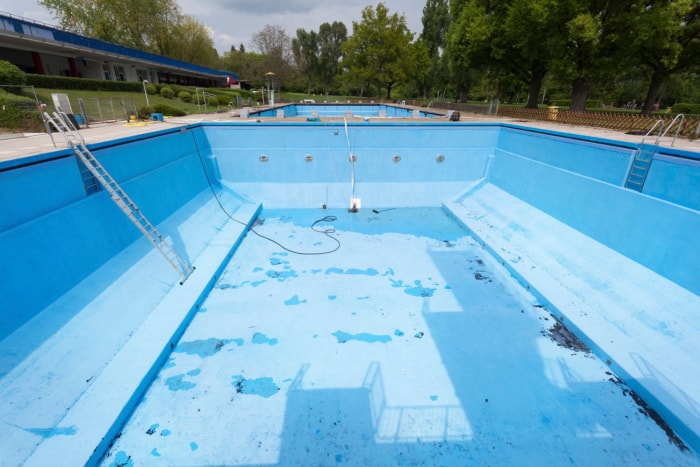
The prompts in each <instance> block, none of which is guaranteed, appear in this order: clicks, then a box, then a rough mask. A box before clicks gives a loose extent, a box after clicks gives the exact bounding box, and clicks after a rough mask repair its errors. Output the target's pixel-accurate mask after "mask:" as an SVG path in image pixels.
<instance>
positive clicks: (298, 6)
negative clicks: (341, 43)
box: [0, 0, 426, 55]
mask: <svg viewBox="0 0 700 467" xmlns="http://www.w3.org/2000/svg"><path fill="white" fill-rule="evenodd" d="M177 2H178V3H179V5H180V7H181V8H182V11H183V12H184V13H186V14H188V15H191V16H194V17H195V18H197V19H198V20H199V21H200V22H201V23H202V24H204V25H206V26H208V27H209V28H210V29H211V31H212V37H213V39H214V46H215V47H216V49H217V50H218V51H219V55H221V54H222V53H223V52H225V51H228V50H230V48H231V46H232V45H233V46H234V47H236V48H238V46H239V45H240V44H243V45H244V46H245V47H246V50H252V49H253V47H252V45H251V38H252V37H253V34H255V33H256V32H259V31H261V30H262V29H263V28H264V27H265V25H267V24H270V25H273V26H281V27H282V28H283V29H284V30H285V31H287V34H289V36H290V37H294V36H295V35H296V30H297V29H299V28H303V29H306V30H307V31H311V30H313V31H318V27H319V26H320V25H321V24H323V23H333V21H342V22H343V23H345V26H347V28H348V34H350V33H351V32H352V22H353V21H356V22H359V21H360V20H361V19H362V10H363V9H364V7H366V6H367V5H371V6H372V7H374V6H375V5H377V3H379V0H177ZM425 2H426V0H384V1H383V3H384V4H385V5H386V6H387V8H389V12H390V13H399V14H403V15H404V16H405V17H406V24H407V25H408V28H409V29H410V30H411V32H413V33H414V34H415V35H416V36H417V35H418V34H420V33H421V31H422V29H423V25H422V23H421V18H422V16H423V7H424V6H425ZM0 11H1V12H4V13H10V14H12V15H15V16H21V17H23V18H27V19H32V20H36V21H41V22H43V23H48V24H56V22H55V20H54V19H53V17H52V16H51V15H50V14H49V12H48V11H47V10H46V9H44V8H43V7H41V6H39V5H37V3H36V1H35V0H0Z"/></svg>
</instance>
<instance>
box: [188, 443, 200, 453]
mask: <svg viewBox="0 0 700 467" xmlns="http://www.w3.org/2000/svg"><path fill="white" fill-rule="evenodd" d="M197 449H199V444H197V443H195V442H194V441H192V442H191V443H190V450H191V451H196V450H197Z"/></svg>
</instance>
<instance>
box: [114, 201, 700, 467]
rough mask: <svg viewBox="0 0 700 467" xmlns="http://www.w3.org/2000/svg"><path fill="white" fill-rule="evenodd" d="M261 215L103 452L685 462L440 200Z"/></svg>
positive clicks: (405, 460) (288, 460) (273, 460)
mask: <svg viewBox="0 0 700 467" xmlns="http://www.w3.org/2000/svg"><path fill="white" fill-rule="evenodd" d="M328 214H332V215H334V216H335V220H332V221H330V220H329V221H325V222H323V223H321V224H317V227H318V229H319V230H321V231H323V232H328V233H331V234H332V235H333V237H334V238H336V239H337V240H338V241H339V242H340V248H339V249H338V250H334V248H335V245H336V244H335V241H334V240H333V239H331V238H329V237H327V236H325V235H323V234H321V233H319V232H317V231H313V230H311V229H310V228H309V226H310V225H312V223H313V222H314V221H316V220H318V219H320V218H323V217H325V216H327V215H328ZM324 227H325V228H324ZM255 229H256V231H257V232H258V233H260V234H261V235H263V236H264V237H268V238H272V239H274V240H276V241H277V242H278V243H277V244H275V243H272V242H270V241H269V240H268V239H267V238H263V236H258V235H248V236H247V237H246V238H245V239H244V241H243V242H242V244H241V246H240V247H239V248H238V250H237V252H236V255H235V256H234V258H233V260H232V261H231V262H230V263H229V265H228V266H227V268H226V271H225V272H224V273H223V275H222V276H221V278H220V279H219V281H218V282H217V284H216V286H215V287H214V288H213V289H212V291H211V293H210V294H209V296H208V297H207V299H206V300H205V302H204V303H203V304H202V307H201V308H200V309H199V311H198V312H197V314H196V316H195V317H194V319H193V320H192V322H191V324H190V325H189V327H188V329H187V330H186V331H185V333H184V334H183V336H182V338H181V340H180V341H179V343H178V344H177V346H176V347H175V348H174V349H173V352H172V354H171V355H170V358H169V360H168V362H167V363H166V364H165V365H164V366H163V367H162V369H161V370H160V373H159V374H158V376H157V378H156V379H155V381H154V383H153V385H152V386H151V387H150V389H149V391H148V393H147V394H146V396H145V398H144V399H143V401H142V402H141V404H140V405H139V406H138V407H137V409H136V411H135V412H134V414H133V416H132V417H131V419H130V420H129V422H128V424H127V425H126V426H125V427H124V430H123V431H122V432H121V433H120V436H119V437H118V439H116V440H115V443H114V446H113V447H112V449H111V450H110V451H109V453H108V455H107V457H106V458H105V459H104V461H103V465H123V464H124V463H128V462H131V463H133V464H134V465H137V464H150V463H155V462H160V463H164V464H167V465H202V466H203V465H220V464H225V465H299V464H307V465H311V464H314V465H316V464H318V465H327V464H335V463H344V464H350V465H360V464H365V465H424V464H427V465H435V464H442V465H463V464H470V463H473V464H479V465H480V464H485V463H501V464H507V465H517V464H523V463H530V464H532V463H536V464H545V463H551V464H555V465H559V464H562V463H569V462H574V463H577V464H587V465H593V464H595V465H600V464H608V465H610V464H618V463H626V464H636V465H648V464H651V463H660V464H674V465H694V464H695V463H696V461H697V460H696V458H694V457H693V456H692V455H690V454H688V453H686V452H683V451H681V450H679V449H678V447H676V446H674V445H672V444H670V443H669V442H668V439H667V436H666V434H665V433H664V432H663V430H661V429H660V428H659V427H658V426H657V425H656V424H655V423H654V422H653V421H652V420H650V419H649V418H647V417H645V416H643V415H642V414H641V413H640V412H639V407H638V406H637V404H636V402H635V400H634V399H633V398H632V397H630V396H629V390H628V389H627V388H626V387H625V386H624V385H623V384H622V383H620V382H619V380H617V379H616V378H615V376H614V375H613V374H612V373H611V372H610V369H609V368H608V367H607V366H606V365H605V363H604V362H601V361H600V360H599V359H597V358H595V357H594V356H593V355H592V354H591V352H589V351H588V350H587V349H586V347H585V346H584V345H582V344H581V343H580V342H578V341H577V340H576V339H575V338H573V337H572V336H571V335H569V334H566V333H565V332H564V331H563V330H562V326H561V324H560V323H559V322H558V321H557V320H556V319H555V318H554V317H553V316H552V315H551V314H550V313H549V312H548V310H547V309H546V308H545V307H544V306H543V305H542V303H541V302H539V301H538V300H537V299H536V298H535V297H534V296H532V295H531V294H529V293H528V292H527V291H526V290H525V289H524V288H522V287H521V286H520V285H519V284H518V283H517V282H516V281H515V280H514V279H513V278H512V277H511V276H510V274H509V272H508V271H507V270H506V269H505V268H504V267H503V266H502V265H501V264H500V263H499V262H497V261H496V260H495V259H494V258H493V257H492V256H491V255H490V254H488V253H487V252H486V251H485V250H484V249H483V248H482V246H481V245H480V244H479V243H478V242H477V241H475V239H474V238H473V237H471V236H470V235H469V234H468V232H467V231H466V230H465V229H464V228H463V227H462V226H461V225H460V224H459V223H457V222H455V221H454V220H453V219H452V218H451V217H450V216H448V215H447V214H446V213H445V212H443V211H442V210H440V209H433V208H423V209H395V210H391V211H384V212H378V213H374V212H372V211H371V210H369V209H366V210H361V211H360V212H359V213H356V214H351V213H348V212H347V211H345V210H342V211H341V210H337V211H331V212H328V211H323V210H320V209H318V210H283V211H274V210H265V211H263V213H262V215H261V218H260V220H259V222H258V223H257V225H256V227H255ZM329 229H332V231H331V230H329ZM289 250H295V251H298V252H303V253H319V254H304V255H299V254H292V253H290V251H289ZM331 251H332V252H331ZM562 336H563V338H562ZM572 342H573V343H574V345H572V344H571V343H572Z"/></svg>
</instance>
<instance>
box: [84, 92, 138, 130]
mask: <svg viewBox="0 0 700 467" xmlns="http://www.w3.org/2000/svg"><path fill="white" fill-rule="evenodd" d="M73 112H74V115H76V116H80V117H81V118H79V119H78V120H79V121H78V123H80V124H85V125H90V124H93V123H116V122H120V121H127V122H128V121H130V120H133V119H136V118H137V116H138V110H137V107H136V100H135V99H129V98H123V97H117V98H115V97H89V98H83V97H79V98H78V105H77V108H76V107H74V108H73ZM80 120H82V121H80Z"/></svg>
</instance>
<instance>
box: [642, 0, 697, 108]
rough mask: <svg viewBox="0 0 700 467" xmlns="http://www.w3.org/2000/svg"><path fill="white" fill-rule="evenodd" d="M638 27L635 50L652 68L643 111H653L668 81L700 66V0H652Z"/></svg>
mask: <svg viewBox="0 0 700 467" xmlns="http://www.w3.org/2000/svg"><path fill="white" fill-rule="evenodd" d="M637 20H638V21H637V23H636V25H635V27H634V31H635V33H636V35H637V36H636V37H637V41H636V43H635V44H634V48H633V50H631V52H632V53H633V54H634V55H635V56H636V57H638V60H639V61H641V63H642V64H643V65H644V66H645V67H646V68H647V69H648V70H649V72H650V75H651V77H650V81H649V88H648V90H647V94H646V99H645V101H644V107H643V108H642V113H644V114H648V113H651V111H652V109H653V106H654V104H655V103H656V102H658V100H659V97H660V96H661V90H662V88H663V85H664V83H666V82H667V81H668V80H669V79H670V77H671V76H672V75H673V74H675V73H680V72H683V71H686V70H691V69H695V70H696V71H697V69H698V57H700V3H698V2H697V0H650V1H648V2H646V3H645V4H644V5H643V8H642V9H641V11H640V12H639V15H638V16H637Z"/></svg>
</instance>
